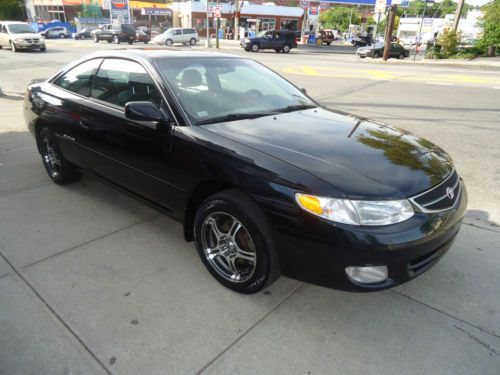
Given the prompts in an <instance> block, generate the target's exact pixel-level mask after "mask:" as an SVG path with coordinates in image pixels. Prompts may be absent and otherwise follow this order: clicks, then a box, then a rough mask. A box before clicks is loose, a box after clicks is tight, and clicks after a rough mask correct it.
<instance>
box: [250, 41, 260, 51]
mask: <svg viewBox="0 0 500 375" xmlns="http://www.w3.org/2000/svg"><path fill="white" fill-rule="evenodd" d="M250 49H251V50H252V52H259V49H260V47H259V45H258V44H257V43H254V44H252V46H251V47H250Z"/></svg>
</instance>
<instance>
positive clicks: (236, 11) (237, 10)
mask: <svg viewBox="0 0 500 375" xmlns="http://www.w3.org/2000/svg"><path fill="white" fill-rule="evenodd" d="M239 14H240V0H236V1H235V2H234V32H233V36H234V40H238V35H239V33H240V27H239V26H240V21H239V20H240V18H239Z"/></svg>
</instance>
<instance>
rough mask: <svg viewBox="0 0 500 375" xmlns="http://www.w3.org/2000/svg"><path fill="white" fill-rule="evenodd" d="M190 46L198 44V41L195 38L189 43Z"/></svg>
mask: <svg viewBox="0 0 500 375" xmlns="http://www.w3.org/2000/svg"><path fill="white" fill-rule="evenodd" d="M189 44H191V45H192V46H194V45H195V44H196V39H195V38H191V40H190V41H189Z"/></svg>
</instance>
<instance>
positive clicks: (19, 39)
mask: <svg viewBox="0 0 500 375" xmlns="http://www.w3.org/2000/svg"><path fill="white" fill-rule="evenodd" d="M14 42H16V43H24V42H25V40H24V39H23V38H16V39H14Z"/></svg>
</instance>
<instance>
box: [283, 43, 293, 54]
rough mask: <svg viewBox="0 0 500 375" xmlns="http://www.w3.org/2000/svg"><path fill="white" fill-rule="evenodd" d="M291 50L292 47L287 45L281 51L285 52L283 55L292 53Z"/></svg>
mask: <svg viewBox="0 0 500 375" xmlns="http://www.w3.org/2000/svg"><path fill="white" fill-rule="evenodd" d="M290 49H291V48H290V45H289V44H285V45H284V46H283V48H282V49H281V50H282V51H283V53H290Z"/></svg>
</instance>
